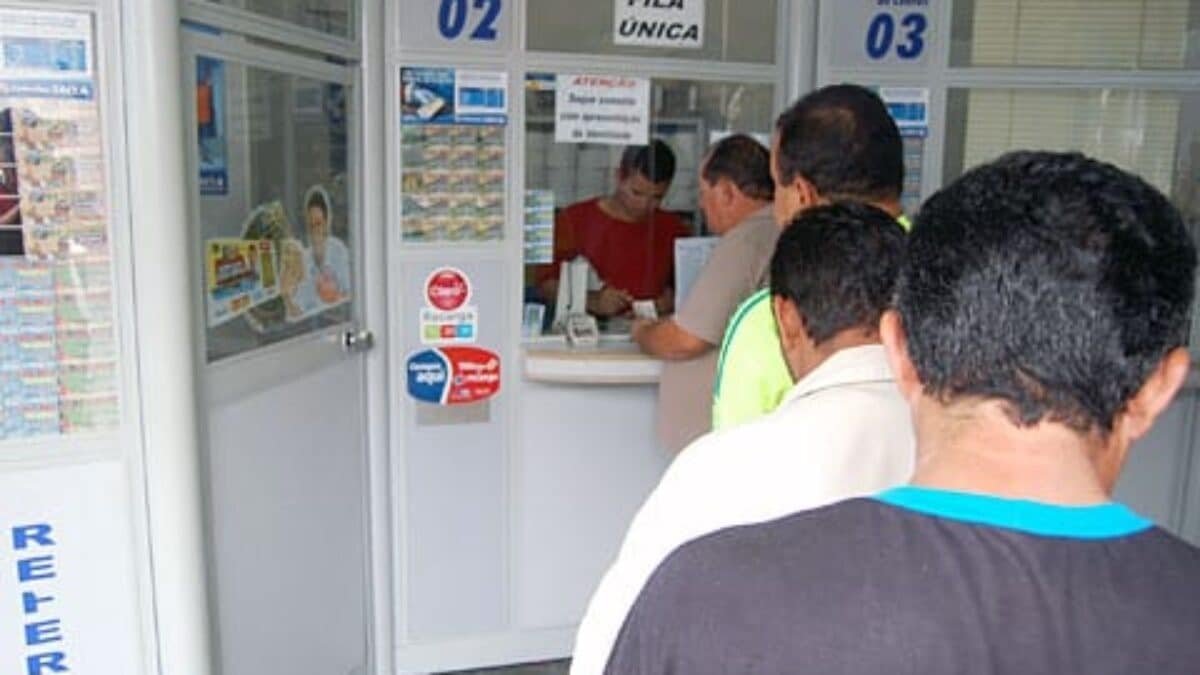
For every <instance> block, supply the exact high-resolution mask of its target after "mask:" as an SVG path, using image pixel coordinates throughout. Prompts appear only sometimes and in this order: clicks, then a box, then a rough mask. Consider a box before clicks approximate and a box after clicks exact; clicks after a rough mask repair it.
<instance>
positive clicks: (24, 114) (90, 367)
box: [0, 10, 120, 440]
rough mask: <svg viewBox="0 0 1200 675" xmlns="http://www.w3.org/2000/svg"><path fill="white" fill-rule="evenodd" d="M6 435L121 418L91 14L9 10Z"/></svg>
mask: <svg viewBox="0 0 1200 675" xmlns="http://www.w3.org/2000/svg"><path fill="white" fill-rule="evenodd" d="M0 22H3V23H4V27H3V28H2V29H0V440H5V439H15V438H30V437H35V436H46V435H56V434H71V433H81V432H95V431H102V430H107V429H111V428H114V427H116V425H117V424H118V421H119V419H118V418H119V409H120V408H119V400H118V395H117V390H118V370H119V368H118V358H119V350H118V348H117V339H116V328H115V323H114V321H115V316H116V313H115V307H114V300H113V298H114V295H113V286H112V279H113V275H112V250H111V245H110V241H109V232H110V230H109V222H108V207H107V204H106V199H105V195H106V185H105V175H104V150H103V144H102V138H101V123H100V114H99V109H98V105H97V101H96V95H95V87H94V81H93V79H92V77H91V64H92V62H93V57H92V50H91V44H92V43H91V17H90V16H89V15H87V14H70V13H52V12H22V11H14V10H9V11H5V12H3V16H0Z"/></svg>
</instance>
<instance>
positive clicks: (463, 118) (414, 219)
mask: <svg viewBox="0 0 1200 675" xmlns="http://www.w3.org/2000/svg"><path fill="white" fill-rule="evenodd" d="M400 80H401V117H400V122H401V162H402V166H403V171H402V173H401V191H400V193H401V232H402V236H403V238H404V240H405V241H410V242H417V241H424V242H437V241H467V242H480V241H495V240H499V239H500V238H501V237H502V236H503V232H504V189H505V169H504V166H505V163H504V159H505V157H504V127H505V125H506V124H507V123H508V75H507V74H506V73H503V72H490V71H472V70H455V69H452V68H402V69H401V71H400Z"/></svg>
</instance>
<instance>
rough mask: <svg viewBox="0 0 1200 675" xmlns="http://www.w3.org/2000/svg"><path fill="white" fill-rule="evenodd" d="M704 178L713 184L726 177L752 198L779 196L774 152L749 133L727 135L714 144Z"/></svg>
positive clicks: (766, 198)
mask: <svg viewBox="0 0 1200 675" xmlns="http://www.w3.org/2000/svg"><path fill="white" fill-rule="evenodd" d="M700 177H701V178H703V179H704V182H706V183H708V184H709V185H713V184H714V183H716V182H717V181H718V180H720V179H722V178H724V179H726V180H728V181H729V182H731V183H733V184H734V185H736V186H737V189H738V190H741V192H742V194H744V195H746V196H747V197H750V198H751V199H759V200H762V201H771V199H772V198H773V197H774V196H775V181H773V180H771V153H770V152H768V151H767V149H766V148H764V147H763V145H762V143H759V142H758V141H756V140H754V139H753V138H751V137H750V136H747V135H746V134H734V135H732V136H727V137H725V138H722V139H721V140H720V141H718V142H717V143H716V144H715V145H713V146H712V149H711V150H709V151H708V159H707V160H706V161H705V162H704V168H703V170H702V171H701V172H700Z"/></svg>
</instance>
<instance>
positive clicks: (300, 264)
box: [279, 238, 325, 323]
mask: <svg viewBox="0 0 1200 675" xmlns="http://www.w3.org/2000/svg"><path fill="white" fill-rule="evenodd" d="M311 267H312V265H311V264H310V262H309V256H308V251H307V250H305V248H304V244H302V243H300V240H298V239H291V238H288V239H284V240H283V242H282V243H281V244H280V245H279V293H280V297H282V298H283V306H284V320H286V321H287V322H288V323H297V322H299V321H303V320H304V319H307V318H309V317H311V316H313V315H316V314H319V313H320V312H322V311H324V310H325V307H324V306H323V305H322V304H321V302H320V301H319V300H318V299H317V289H316V286H315V285H314V284H313V279H312V278H311V277H309V275H308V271H309V269H310V268H311Z"/></svg>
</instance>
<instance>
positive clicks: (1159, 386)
mask: <svg viewBox="0 0 1200 675" xmlns="http://www.w3.org/2000/svg"><path fill="white" fill-rule="evenodd" d="M1189 370H1191V357H1190V356H1189V355H1188V351H1187V349H1185V348H1183V347H1176V348H1175V349H1172V350H1171V351H1170V352H1168V353H1167V355H1166V356H1164V357H1163V358H1162V360H1161V361H1159V362H1158V364H1157V365H1156V366H1154V370H1152V371H1150V376H1149V377H1147V378H1146V381H1145V382H1143V383H1142V386H1141V388H1139V389H1138V390H1137V393H1135V394H1134V395H1133V398H1131V399H1129V402H1128V403H1126V405H1125V409H1124V410H1122V411H1121V412H1120V413H1119V414H1118V418H1119V419H1118V425H1117V426H1118V428H1119V429H1121V430H1122V432H1123V433H1124V434H1125V436H1126V438H1127V439H1128V441H1129V442H1130V443H1132V442H1133V441H1136V440H1137V439H1139V438H1141V437H1142V436H1145V435H1146V434H1147V433H1148V432H1149V431H1150V428H1151V427H1153V426H1154V421H1155V420H1156V419H1158V416H1159V415H1161V414H1162V413H1163V412H1164V411H1166V409H1167V407H1168V406H1170V405H1171V401H1172V400H1174V399H1175V394H1177V393H1178V392H1179V389H1180V387H1182V386H1183V383H1184V381H1185V380H1187V376H1188V371H1189Z"/></svg>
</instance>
